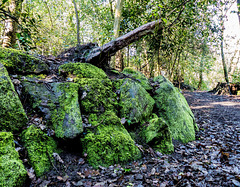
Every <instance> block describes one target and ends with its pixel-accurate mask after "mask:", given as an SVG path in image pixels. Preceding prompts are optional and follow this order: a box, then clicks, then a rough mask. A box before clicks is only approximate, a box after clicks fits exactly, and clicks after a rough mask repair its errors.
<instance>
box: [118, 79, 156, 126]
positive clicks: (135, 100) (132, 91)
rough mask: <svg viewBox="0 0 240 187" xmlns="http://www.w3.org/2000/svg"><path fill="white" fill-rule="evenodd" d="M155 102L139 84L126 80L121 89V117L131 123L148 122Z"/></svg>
mask: <svg viewBox="0 0 240 187" xmlns="http://www.w3.org/2000/svg"><path fill="white" fill-rule="evenodd" d="M154 103H155V101H154V100H153V98H152V97H151V96H150V95H149V93H148V92H147V91H146V90H145V89H144V88H143V87H142V86H141V85H140V84H138V83H136V82H134V81H132V80H131V79H125V80H124V81H123V84H122V85H121V87H120V102H119V105H120V108H121V109H120V115H121V118H126V120H127V121H129V122H130V123H138V122H142V121H144V120H148V118H149V116H150V115H151V114H152V110H153V106H154Z"/></svg>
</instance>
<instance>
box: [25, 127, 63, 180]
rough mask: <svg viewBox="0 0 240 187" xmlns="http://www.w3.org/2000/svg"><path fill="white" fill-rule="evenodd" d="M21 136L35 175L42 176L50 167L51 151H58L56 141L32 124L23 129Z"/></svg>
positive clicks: (51, 162)
mask: <svg viewBox="0 0 240 187" xmlns="http://www.w3.org/2000/svg"><path fill="white" fill-rule="evenodd" d="M21 137H22V141H23V143H24V146H25V148H26V150H27V152H28V157H29V162H30V164H31V166H32V167H33V169H34V171H35V173H36V176H37V177H40V176H42V175H43V174H44V173H45V172H47V171H49V170H50V169H51V168H52V165H53V162H54V159H53V153H56V152H58V150H57V143H56V142H55V141H54V139H53V138H52V137H49V136H48V135H47V134H45V133H44V132H43V131H41V129H39V128H37V127H35V126H34V125H31V126H30V127H28V128H27V129H26V130H24V131H23V132H22V135H21Z"/></svg>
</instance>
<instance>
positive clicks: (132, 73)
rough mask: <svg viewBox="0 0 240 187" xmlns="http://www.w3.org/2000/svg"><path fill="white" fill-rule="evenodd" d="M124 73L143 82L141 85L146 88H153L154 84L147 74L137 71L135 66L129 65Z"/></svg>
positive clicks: (140, 82)
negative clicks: (151, 83)
mask: <svg viewBox="0 0 240 187" xmlns="http://www.w3.org/2000/svg"><path fill="white" fill-rule="evenodd" d="M122 73H123V74H125V75H130V76H131V77H132V78H133V79H134V80H135V81H136V82H138V83H139V84H141V86H142V87H143V88H144V89H145V90H147V91H149V90H152V86H151V85H150V83H149V81H148V79H147V77H145V75H143V74H142V73H141V72H139V71H136V70H134V69H133V68H130V67H127V68H124V70H123V71H122Z"/></svg>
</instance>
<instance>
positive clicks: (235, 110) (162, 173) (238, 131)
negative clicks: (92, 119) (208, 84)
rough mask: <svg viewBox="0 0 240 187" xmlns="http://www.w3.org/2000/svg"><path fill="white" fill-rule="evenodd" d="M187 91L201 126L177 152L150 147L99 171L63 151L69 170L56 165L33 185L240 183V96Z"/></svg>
mask: <svg viewBox="0 0 240 187" xmlns="http://www.w3.org/2000/svg"><path fill="white" fill-rule="evenodd" d="M184 95H185V97H186V99H187V101H188V103H189V105H190V107H191V109H192V111H193V113H194V115H195V118H196V122H197V124H198V125H199V129H200V130H199V132H197V133H196V141H193V142H189V143H188V144H179V143H176V145H175V151H174V153H173V154H171V155H162V154H160V153H153V152H152V150H151V149H149V150H148V151H149V152H148V154H146V155H145V156H144V157H143V159H141V160H138V161H136V162H132V163H129V164H128V165H125V166H120V165H114V166H110V167H109V168H104V167H101V168H99V169H98V170H95V169H93V168H92V167H90V166H89V165H88V164H86V163H85V161H84V160H85V159H84V158H81V157H80V156H76V155H71V154H66V155H61V156H62V159H63V160H64V162H65V171H64V172H63V171H61V170H60V168H61V167H60V166H56V170H53V171H51V172H49V174H48V175H46V176H45V177H43V178H41V179H38V180H36V181H32V183H31V185H30V186H46V185H47V186H84V187H86V186H89V187H90V186H95V187H101V186H112V187H113V186H129V187H130V186H134V187H144V186H160V187H165V186H188V187H190V186H199V187H209V186H216V187H219V186H230V187H231V186H240V98H239V97H229V96H217V95H213V94H211V93H207V92H184ZM57 170H58V171H57Z"/></svg>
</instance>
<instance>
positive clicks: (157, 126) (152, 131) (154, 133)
mask: <svg viewBox="0 0 240 187" xmlns="http://www.w3.org/2000/svg"><path fill="white" fill-rule="evenodd" d="M141 136H142V137H143V139H144V140H145V142H146V143H148V144H149V145H150V146H151V147H153V148H154V149H155V150H156V151H159V152H161V153H166V154H168V153H172V152H173V151H174V146H173V144H172V136H171V132H170V130H169V127H168V125H167V122H166V121H165V120H164V119H162V118H158V117H156V118H154V119H151V120H150V121H149V125H148V126H147V127H144V128H143V130H142V132H141Z"/></svg>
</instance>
